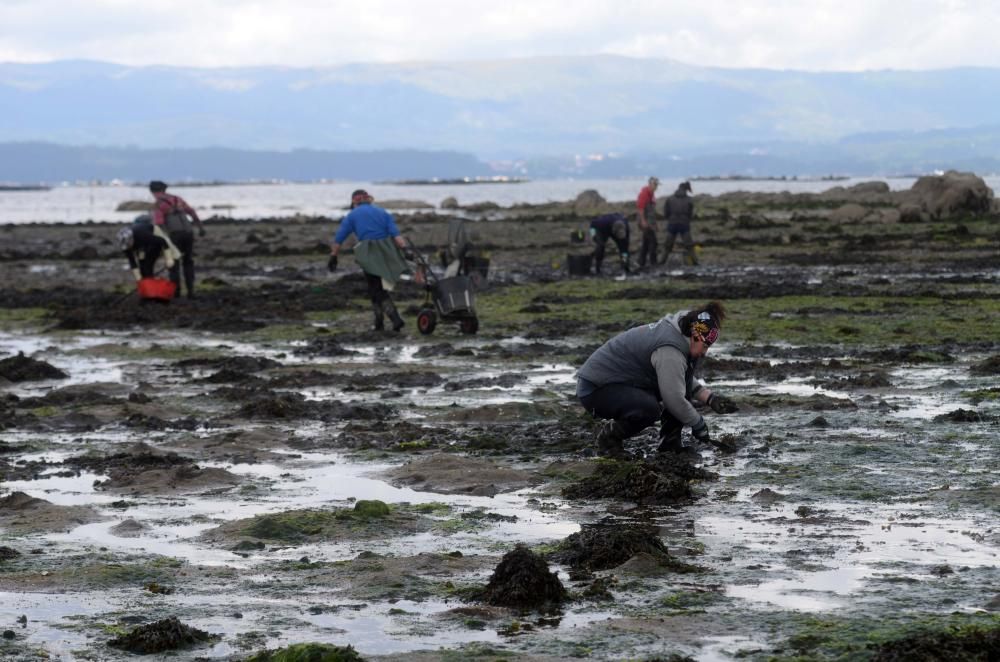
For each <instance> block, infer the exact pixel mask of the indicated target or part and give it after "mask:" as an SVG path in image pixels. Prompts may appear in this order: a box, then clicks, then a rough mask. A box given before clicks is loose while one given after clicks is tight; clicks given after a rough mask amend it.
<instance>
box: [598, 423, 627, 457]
mask: <svg viewBox="0 0 1000 662" xmlns="http://www.w3.org/2000/svg"><path fill="white" fill-rule="evenodd" d="M595 441H596V442H597V454H598V455H601V456H603V457H611V458H615V459H618V460H624V459H628V458H629V454H628V453H627V452H626V451H625V443H624V442H625V430H624V429H622V426H621V424H620V423H619V422H618V421H615V420H606V421H602V422H601V425H600V427H599V428H597V434H596V436H595Z"/></svg>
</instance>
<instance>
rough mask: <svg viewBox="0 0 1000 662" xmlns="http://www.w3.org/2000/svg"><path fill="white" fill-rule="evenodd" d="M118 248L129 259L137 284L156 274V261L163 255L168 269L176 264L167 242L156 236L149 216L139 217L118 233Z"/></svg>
mask: <svg viewBox="0 0 1000 662" xmlns="http://www.w3.org/2000/svg"><path fill="white" fill-rule="evenodd" d="M141 219H144V220H141ZM118 247H119V248H120V249H121V250H122V252H123V253H125V257H126V258H128V266H129V267H130V268H131V269H132V276H133V277H134V278H135V280H136V282H138V281H139V280H141V279H143V278H152V277H153V276H154V275H155V274H156V271H155V265H156V260H157V259H159V257H160V255H161V254H162V255H164V256H166V261H167V267H171V266H173V264H174V261H173V259H172V258H171V257H170V253H169V252H168V251H167V240H166V239H164V238H163V237H158V236H156V234H154V232H153V224H152V223H150V222H149V217H148V216H139V217H138V218H136V220H135V223H133V224H132V225H130V226H129V227H125V228H122V229H121V230H119V231H118Z"/></svg>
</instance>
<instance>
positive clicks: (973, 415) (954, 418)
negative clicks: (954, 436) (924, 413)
mask: <svg viewBox="0 0 1000 662" xmlns="http://www.w3.org/2000/svg"><path fill="white" fill-rule="evenodd" d="M982 420H983V416H982V414H980V413H979V412H978V411H975V410H973V409H956V410H954V411H950V412H948V413H947V414H938V415H937V416H935V417H934V422H935V423H979V422H980V421H982Z"/></svg>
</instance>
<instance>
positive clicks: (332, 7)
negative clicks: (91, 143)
mask: <svg viewBox="0 0 1000 662" xmlns="http://www.w3.org/2000/svg"><path fill="white" fill-rule="evenodd" d="M998 28H1000V2H993V1H990V0H968V1H964V0H909V1H906V0H897V1H887V0H801V1H782V2H763V1H760V0H734V1H732V2H723V1H720V0H263V1H259V0H166V1H164V0H161V1H153V2H143V1H141V0H0V62H46V61H51V60H63V59H91V60H103V61H110V62H118V63H122V64H131V65H143V64H171V65H185V66H196V67H202V66H204V67H216V66H245V65H288V66H328V65H338V64H345V63H349V62H401V61H412V60H470V59H475V60H481V59H500V58H511V57H530V56H536V55H588V54H597V53H613V54H619V55H628V56H635V57H667V58H673V59H676V60H681V61H683V62H687V63H690V64H697V65H710V66H721V67H763V68H770V69H809V70H841V71H843V70H849V71H859V70H865V69H889V68H891V69H929V68H941V67H951V66H962V65H972V66H990V67H993V66H1000V39H998V38H997V33H998Z"/></svg>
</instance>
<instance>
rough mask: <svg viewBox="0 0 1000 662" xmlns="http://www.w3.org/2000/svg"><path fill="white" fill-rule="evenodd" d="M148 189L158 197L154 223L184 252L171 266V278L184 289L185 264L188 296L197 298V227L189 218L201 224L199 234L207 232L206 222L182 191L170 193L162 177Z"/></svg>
mask: <svg viewBox="0 0 1000 662" xmlns="http://www.w3.org/2000/svg"><path fill="white" fill-rule="evenodd" d="M149 192H150V193H152V194H153V197H154V198H156V202H155V203H153V226H154V228H160V230H165V231H166V233H167V236H168V237H169V238H170V242H171V243H172V244H173V245H174V246H176V247H177V250H178V251H180V253H181V259H180V261H179V263H175V264H172V265H171V266H170V280H172V281H173V282H174V285H176V286H177V294H180V292H181V267H182V266H183V267H184V286H185V287H186V288H187V295H188V298H189V299H193V298H194V229H193V228H192V226H191V221H190V220H189V218H193V219H194V222H195V223H196V224H197V225H198V236H200V237H204V236H205V224H204V223H202V222H201V218H199V217H198V212H196V211H195V210H194V208H193V207H191V205H189V204H188V203H187V202H185V200H184V198H182V197H180V196H179V195H171V194H169V193H167V185H166V184H165V183H164V182H161V181H159V180H154V181H152V182H150V183H149Z"/></svg>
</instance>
